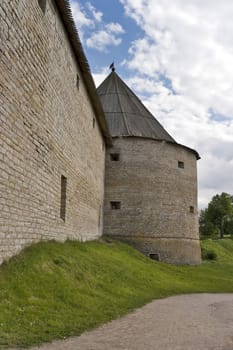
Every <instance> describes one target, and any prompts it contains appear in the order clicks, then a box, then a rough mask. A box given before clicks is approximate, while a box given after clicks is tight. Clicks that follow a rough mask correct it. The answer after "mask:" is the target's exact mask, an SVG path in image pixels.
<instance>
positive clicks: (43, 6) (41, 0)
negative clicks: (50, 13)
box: [38, 0, 46, 13]
mask: <svg viewBox="0 0 233 350" xmlns="http://www.w3.org/2000/svg"><path fill="white" fill-rule="evenodd" d="M38 4H39V6H40V8H41V10H42V12H43V13H45V10H46V0H38Z"/></svg>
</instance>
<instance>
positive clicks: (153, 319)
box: [33, 294, 233, 350]
mask: <svg viewBox="0 0 233 350" xmlns="http://www.w3.org/2000/svg"><path fill="white" fill-rule="evenodd" d="M157 349H159V350H233V294H193V295H181V296H175V297H170V298H166V299H162V300H155V301H153V302H152V303H150V304H147V305H146V306H144V307H142V308H141V309H138V310H136V311H135V312H133V313H132V314H129V315H127V316H125V317H123V318H121V319H118V320H115V321H112V322H110V323H108V324H106V325H104V326H102V327H99V328H98V329H96V330H94V331H91V332H86V333H84V334H82V335H81V336H80V337H74V338H70V339H67V340H64V341H56V342H53V343H51V344H47V345H44V346H42V347H35V348H33V350H157Z"/></svg>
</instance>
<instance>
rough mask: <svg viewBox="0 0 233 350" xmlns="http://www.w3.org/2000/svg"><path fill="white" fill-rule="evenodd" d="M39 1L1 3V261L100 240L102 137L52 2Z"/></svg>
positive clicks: (103, 147)
mask: <svg viewBox="0 0 233 350" xmlns="http://www.w3.org/2000/svg"><path fill="white" fill-rule="evenodd" d="M42 2H43V1H38V0H30V1H28V0H20V1H19V0H11V1H9V0H1V4H0V31H1V33H0V35H1V36H0V211H1V215H0V262H1V261H2V260H3V259H5V258H7V257H10V256H12V255H13V254H15V253H17V252H18V251H19V250H21V249H22V248H23V247H24V246H26V245H28V244H30V243H32V242H37V241H39V240H47V239H57V240H65V239H66V238H71V239H74V238H75V239H79V240H88V239H94V238H97V237H99V236H100V235H101V234H102V203H103V193H104V163H105V144H104V139H103V136H102V133H101V131H100V127H99V124H98V121H97V120H96V115H95V113H94V109H93V106H92V104H91V102H90V98H89V95H88V93H87V89H86V86H85V84H84V83H83V78H82V75H83V73H82V72H81V71H80V66H79V64H78V63H77V59H76V58H75V55H74V52H73V50H72V47H71V45H70V42H69V40H68V37H67V32H66V31H65V27H64V24H63V23H62V20H61V17H60V14H59V11H58V8H57V6H56V3H55V2H54V1H52V0H47V1H46V9H45V11H43V8H41V7H40V6H39V3H42ZM61 192H62V193H61ZM61 198H62V199H61Z"/></svg>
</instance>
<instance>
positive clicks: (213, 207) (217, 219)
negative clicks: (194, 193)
mask: <svg viewBox="0 0 233 350" xmlns="http://www.w3.org/2000/svg"><path fill="white" fill-rule="evenodd" d="M199 229H200V235H201V236H204V237H213V236H216V235H220V237H221V238H222V237H223V235H224V234H233V196H231V195H230V194H228V193H225V192H223V193H221V194H220V195H219V194H216V195H215V196H214V197H213V198H212V199H211V201H210V202H209V204H208V207H207V208H206V209H203V210H201V212H200V217H199Z"/></svg>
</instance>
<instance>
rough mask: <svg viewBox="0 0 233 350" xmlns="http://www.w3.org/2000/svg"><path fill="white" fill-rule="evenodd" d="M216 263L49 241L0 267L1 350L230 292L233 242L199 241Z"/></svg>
mask: <svg viewBox="0 0 233 350" xmlns="http://www.w3.org/2000/svg"><path fill="white" fill-rule="evenodd" d="M202 244H203V246H204V247H205V249H210V250H214V251H215V252H216V253H217V255H218V260H217V261H213V262H204V263H203V264H202V265H201V266H198V267H187V266H182V267H177V266H171V265H167V264H163V263H157V262H155V261H152V260H150V259H148V258H146V257H144V256H143V255H141V254H140V253H138V252H137V251H135V250H134V249H132V248H130V247H129V246H127V245H124V244H121V243H118V242H114V243H107V242H89V243H78V242H66V243H65V244H61V243H55V242H48V243H39V244H37V245H35V246H32V247H29V248H27V249H26V250H25V251H24V252H22V253H21V254H20V255H18V256H17V257H15V258H13V259H11V260H10V261H9V262H8V263H6V264H4V265H2V266H1V267H0V348H5V347H8V346H17V345H18V346H29V345H32V344H37V343H40V342H44V341H49V340H51V339H54V338H63V337H67V336H70V335H77V334H80V333H81V332H83V331H84V330H86V329H90V328H92V327H94V326H96V325H97V324H100V323H103V322H106V321H108V320H110V319H112V318H116V317H118V316H119V315H122V314H125V313H126V312H128V311H129V310H132V309H134V308H136V307H139V306H141V305H143V304H144V303H146V302H148V301H150V300H152V299H154V298H161V297H165V296H168V295H174V294H180V293H191V292H233V240H221V241H204V242H202Z"/></svg>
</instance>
